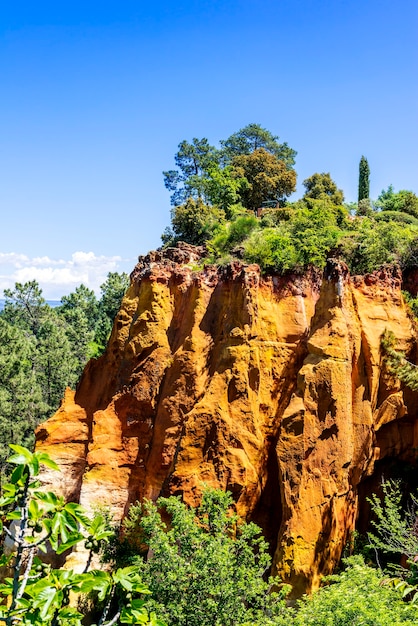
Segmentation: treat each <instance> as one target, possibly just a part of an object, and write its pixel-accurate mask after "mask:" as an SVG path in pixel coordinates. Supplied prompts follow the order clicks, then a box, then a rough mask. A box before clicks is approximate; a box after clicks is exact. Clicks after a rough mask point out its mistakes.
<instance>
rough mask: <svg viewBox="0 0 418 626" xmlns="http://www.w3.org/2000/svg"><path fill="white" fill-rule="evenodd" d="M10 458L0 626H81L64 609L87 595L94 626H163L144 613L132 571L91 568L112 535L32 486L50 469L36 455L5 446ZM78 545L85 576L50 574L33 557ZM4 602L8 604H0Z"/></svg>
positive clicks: (0, 522)
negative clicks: (91, 597) (97, 612)
mask: <svg viewBox="0 0 418 626" xmlns="http://www.w3.org/2000/svg"><path fill="white" fill-rule="evenodd" d="M11 447H12V449H13V450H14V452H15V454H14V455H12V456H11V457H10V458H9V462H10V463H11V464H14V465H16V468H15V470H14V471H13V473H12V475H11V479H10V482H9V483H8V484H6V485H4V488H3V496H2V498H0V511H1V519H0V533H1V534H2V536H3V539H5V540H4V541H3V554H2V557H1V561H0V564H1V565H2V566H3V567H4V566H6V567H8V568H10V569H11V570H12V577H10V578H6V579H5V580H4V581H3V583H2V584H1V585H0V596H2V598H3V603H2V605H1V606H0V623H3V624H5V625H6V626H29V625H32V626H81V624H82V620H83V618H84V615H83V614H82V613H81V612H80V611H79V610H78V609H76V608H74V602H72V603H71V604H70V597H71V595H72V596H73V600H74V596H77V597H79V598H80V593H94V594H95V595H96V604H97V606H98V607H99V606H101V616H100V619H99V621H98V624H99V625H100V626H111V625H112V624H116V623H118V624H150V625H153V626H165V625H164V623H163V622H162V621H161V620H158V619H157V618H156V616H155V614H151V615H149V613H148V611H147V610H146V609H145V608H144V606H143V605H144V600H143V595H144V594H148V593H149V591H148V589H147V588H146V587H145V586H144V585H143V583H142V581H141V579H140V578H139V575H138V573H137V572H136V571H135V569H134V568H132V567H130V568H129V567H128V568H123V569H118V570H116V571H114V572H108V571H101V570H91V569H90V565H91V562H92V555H93V554H94V553H97V552H99V551H100V548H101V546H102V544H103V543H105V542H106V541H108V538H109V536H110V535H112V532H111V531H110V530H108V529H107V528H106V521H105V519H104V518H103V516H100V515H96V516H95V517H94V518H93V519H90V518H89V517H88V516H87V514H86V511H85V510H84V509H83V508H82V507H81V506H80V505H79V504H76V503H74V502H65V501H64V499H63V498H62V497H59V496H57V495H56V494H54V493H53V492H48V491H45V490H44V489H42V487H41V485H40V483H39V482H38V480H37V476H38V475H39V471H40V468H41V466H46V467H48V468H50V469H52V470H56V469H58V468H57V466H56V464H55V463H54V462H53V461H52V460H51V459H50V458H49V457H48V455H46V454H44V453H41V452H35V453H32V452H30V451H29V450H28V449H27V448H24V447H22V446H17V445H12V446H11ZM80 543H84V544H85V547H86V548H87V550H89V558H88V561H87V564H86V567H85V569H84V571H83V572H82V573H81V574H77V573H75V572H73V571H71V570H68V569H65V570H63V569H53V568H51V566H48V565H46V564H44V563H42V561H41V560H40V559H39V557H38V556H37V555H38V553H39V551H43V552H45V551H46V550H47V549H48V546H49V549H52V550H53V552H54V553H55V555H61V554H64V553H65V552H66V551H67V550H69V549H72V548H73V547H74V546H76V545H77V544H80ZM4 600H7V602H4Z"/></svg>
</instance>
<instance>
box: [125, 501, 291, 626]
mask: <svg viewBox="0 0 418 626" xmlns="http://www.w3.org/2000/svg"><path fill="white" fill-rule="evenodd" d="M157 505H158V507H159V508H160V509H163V511H164V519H167V516H168V518H169V520H170V522H169V524H166V523H165V522H164V521H163V518H162V513H160V511H159V508H157V506H155V505H154V504H153V503H151V502H149V501H146V502H144V503H143V504H142V505H137V506H136V507H134V508H133V509H132V510H131V512H130V515H129V517H128V519H127V521H126V523H125V526H124V534H125V539H126V540H128V541H133V542H134V544H135V545H137V546H142V549H143V552H144V554H143V556H142V557H138V558H137V559H136V565H137V567H138V570H139V572H140V574H141V576H142V579H143V580H144V582H145V583H146V584H147V585H148V587H149V589H150V591H151V593H152V596H151V598H150V599H149V600H147V603H146V606H147V607H149V608H150V609H151V608H152V609H154V610H156V611H157V613H158V614H159V615H161V616H162V617H163V618H164V619H165V620H166V621H167V622H168V623H169V624H170V625H173V626H174V625H176V626H181V625H186V624H187V626H211V625H214V624H219V625H220V624H222V626H232V625H239V624H242V623H244V622H249V621H251V623H253V621H254V620H263V619H264V618H267V616H269V615H270V616H272V615H276V614H280V613H281V611H282V610H283V600H282V596H283V594H277V593H270V589H271V585H272V584H273V582H274V581H272V580H271V581H269V582H265V581H264V578H263V576H264V575H265V574H266V572H267V571H268V568H269V564H270V559H269V556H268V554H267V544H266V542H265V541H264V539H263V538H262V537H261V536H260V529H259V528H258V527H257V526H255V525H254V524H245V523H239V520H238V518H237V516H236V515H235V514H234V513H233V510H232V505H233V500H232V497H231V495H230V494H229V493H224V492H222V491H215V490H210V489H207V490H206V491H205V492H204V494H203V498H202V503H201V505H200V506H199V507H198V508H197V509H192V508H189V507H187V506H186V505H185V504H184V503H182V502H181V501H180V499H179V498H176V497H170V498H160V499H159V500H158V502H157ZM145 546H146V547H145ZM261 623H263V622H261Z"/></svg>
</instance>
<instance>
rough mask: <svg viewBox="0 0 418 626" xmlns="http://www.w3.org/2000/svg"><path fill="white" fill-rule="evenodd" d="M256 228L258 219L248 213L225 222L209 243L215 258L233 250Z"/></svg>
mask: <svg viewBox="0 0 418 626" xmlns="http://www.w3.org/2000/svg"><path fill="white" fill-rule="evenodd" d="M256 228H258V221H257V219H256V218H255V217H254V216H253V215H251V214H248V213H246V215H240V216H239V217H237V218H236V219H235V220H234V221H233V222H227V223H225V224H223V225H222V226H221V228H219V231H218V233H217V235H216V236H215V237H214V238H213V239H212V240H211V242H210V244H209V249H210V250H211V252H212V254H214V258H217V257H218V256H222V255H224V254H225V253H227V252H229V251H231V250H233V249H234V248H235V247H236V246H237V245H239V244H240V243H241V242H242V241H244V239H246V238H247V237H248V236H249V234H250V233H251V232H252V231H253V230H254V229H256Z"/></svg>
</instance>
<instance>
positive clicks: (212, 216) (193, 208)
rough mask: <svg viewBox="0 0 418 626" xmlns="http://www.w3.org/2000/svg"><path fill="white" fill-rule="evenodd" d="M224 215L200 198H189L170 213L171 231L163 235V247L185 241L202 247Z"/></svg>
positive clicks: (221, 221)
mask: <svg viewBox="0 0 418 626" xmlns="http://www.w3.org/2000/svg"><path fill="white" fill-rule="evenodd" d="M224 218H225V214H224V212H223V211H221V210H220V209H218V208H217V207H212V206H209V205H207V204H205V203H204V202H203V200H201V199H200V198H198V199H197V200H194V199H193V198H192V197H189V198H188V199H187V201H186V203H185V204H181V205H179V206H176V207H174V208H173V210H172V211H171V223H172V231H167V232H166V233H165V234H164V235H163V238H162V239H163V242H164V244H165V245H173V244H175V243H176V242H177V241H185V242H187V243H191V244H194V245H196V246H200V245H203V244H204V243H205V242H206V241H207V240H208V239H210V238H211V237H212V236H213V235H214V233H215V232H216V231H217V230H218V229H219V226H220V224H222V223H223V222H224V221H225V219H224Z"/></svg>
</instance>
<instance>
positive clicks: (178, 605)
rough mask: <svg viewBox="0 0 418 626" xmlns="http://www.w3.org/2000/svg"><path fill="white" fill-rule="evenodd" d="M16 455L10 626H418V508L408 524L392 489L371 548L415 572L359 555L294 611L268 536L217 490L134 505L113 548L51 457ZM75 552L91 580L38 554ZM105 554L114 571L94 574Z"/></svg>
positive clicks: (4, 588) (5, 522) (6, 507)
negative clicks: (56, 482)
mask: <svg viewBox="0 0 418 626" xmlns="http://www.w3.org/2000/svg"><path fill="white" fill-rule="evenodd" d="M12 448H13V450H14V452H15V454H13V455H12V457H11V458H10V459H9V462H10V463H11V464H12V465H14V466H15V469H14V471H13V473H12V475H11V479H10V482H9V483H8V484H7V485H5V487H4V493H3V497H2V498H0V513H1V515H0V532H1V533H2V534H3V538H4V537H5V536H7V538H8V539H9V544H8V546H9V547H8V549H6V550H4V551H3V555H2V557H1V558H0V565H2V566H3V567H7V568H8V572H9V575H8V577H7V576H6V578H5V579H4V581H3V583H2V584H1V585H0V596H2V597H3V598H5V599H6V598H7V599H8V602H7V604H4V603H3V604H1V605H0V623H3V624H5V626H30V625H31V626H81V625H82V624H83V623H85V622H84V618H85V616H86V615H87V616H88V618H89V622H88V623H92V622H94V624H96V625H97V626H112V624H149V625H150V626H166V625H167V626H183V625H188V626H194V625H196V626H288V625H289V624H293V625H294V626H309V625H312V626H351V625H352V624H357V625H358V626H360V625H369V626H388V624H391V626H392V625H393V626H400V625H403V626H412V625H413V624H416V623H417V619H418V603H417V601H416V598H417V596H418V593H417V586H416V582H417V580H416V565H415V564H414V562H413V561H412V558H414V557H415V555H416V553H417V550H418V544H417V538H416V533H415V530H414V524H415V523H416V519H417V513H418V510H417V499H414V500H413V507H414V508H413V509H411V510H410V511H411V512H410V515H406V516H405V515H404V514H403V513H402V509H401V495H400V491H399V488H398V486H397V485H396V484H394V483H390V484H388V485H387V486H386V487H385V488H384V500H383V503H382V502H381V501H380V500H379V499H378V498H374V499H373V507H374V510H375V512H376V515H377V518H376V522H375V529H376V533H377V535H376V536H374V535H372V536H371V537H370V541H371V542H372V543H373V544H374V547H375V548H376V549H377V550H383V551H390V552H391V553H392V554H393V553H401V554H406V555H408V556H409V557H411V563H410V566H411V567H410V569H406V570H403V572H399V571H398V572H397V573H396V577H394V576H393V575H392V576H387V575H384V574H383V573H382V572H381V571H379V570H377V569H376V568H374V567H371V566H370V565H366V564H365V562H364V559H363V558H362V557H361V556H360V555H357V556H352V557H349V558H347V559H346V560H345V562H344V567H343V569H342V571H341V572H340V573H339V574H336V575H334V576H330V577H328V579H327V580H326V585H325V586H323V587H322V588H321V589H320V590H319V591H318V592H317V593H315V594H314V595H313V596H312V597H304V598H302V599H301V600H300V601H299V602H298V603H297V606H296V607H294V608H291V607H288V606H286V603H285V600H284V598H285V596H286V593H287V591H288V589H287V588H286V586H284V587H282V588H280V581H278V580H274V579H269V580H267V579H266V573H267V572H268V568H269V564H270V560H269V557H268V555H267V551H266V544H265V542H264V540H263V539H262V538H261V537H260V530H259V529H258V528H257V526H255V525H254V524H245V523H243V522H242V521H240V520H239V519H238V518H237V516H236V515H235V514H234V512H233V506H232V504H233V502H232V498H231V496H230V494H227V493H224V492H220V491H213V490H207V491H206V492H205V493H204V496H203V500H202V503H201V505H200V506H199V508H198V509H192V508H189V507H187V506H186V505H185V504H183V503H182V502H181V501H180V500H179V499H178V498H175V497H171V498H162V499H160V500H159V502H158V503H157V504H158V505H159V507H160V509H158V508H157V506H156V505H154V504H152V503H151V502H148V501H145V502H144V503H143V504H142V505H136V506H134V507H132V509H131V512H130V515H129V516H128V518H127V520H126V522H125V524H124V533H123V535H122V536H123V539H122V540H120V539H118V536H117V535H116V541H115V539H114V540H113V541H112V540H111V538H112V535H113V536H114V533H112V531H111V530H110V529H109V527H108V523H107V520H106V515H104V514H100V513H97V514H96V515H95V516H94V517H93V518H90V517H89V516H88V515H87V513H86V511H85V510H84V509H83V508H82V507H81V506H80V505H78V504H75V503H65V502H64V500H63V498H60V497H58V496H56V495H55V494H54V493H53V492H46V491H45V490H43V489H42V488H41V486H40V484H39V482H38V480H37V476H38V474H39V470H40V467H42V465H46V466H47V467H49V468H50V469H57V468H56V466H55V464H54V462H53V461H52V460H51V459H50V458H49V457H48V456H47V455H46V454H43V453H40V452H35V453H31V452H29V450H27V449H25V448H22V447H20V446H15V445H12ZM161 509H163V510H164V518H165V519H166V522H164V521H163V519H162V514H161V512H160V511H161ZM3 545H4V544H3ZM12 545H14V551H12V550H11V546H12ZM77 545H79V546H80V547H81V546H84V549H85V550H86V551H87V555H88V558H87V562H86V566H85V569H84V571H83V572H81V573H76V572H74V571H73V570H71V569H61V568H57V569H54V568H52V567H51V566H50V565H48V564H46V563H43V562H42V560H41V559H40V558H39V556H38V554H39V550H42V551H45V550H49V553H50V555H51V553H55V555H60V554H63V553H65V551H66V550H67V549H69V548H71V547H74V546H77ZM99 553H101V554H102V555H103V557H104V558H105V559H106V561H107V568H106V569H95V568H92V562H93V556H94V555H95V554H99ZM109 566H110V567H111V569H110V571H109Z"/></svg>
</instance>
